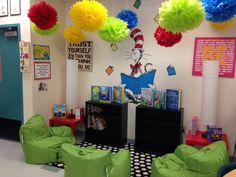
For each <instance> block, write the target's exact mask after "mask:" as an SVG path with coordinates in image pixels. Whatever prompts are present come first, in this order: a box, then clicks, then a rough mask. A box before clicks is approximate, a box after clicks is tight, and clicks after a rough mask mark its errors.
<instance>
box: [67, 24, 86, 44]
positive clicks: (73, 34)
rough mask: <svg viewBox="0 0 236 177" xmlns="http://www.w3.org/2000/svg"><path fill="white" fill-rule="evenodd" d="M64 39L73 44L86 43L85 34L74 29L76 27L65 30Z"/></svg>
mask: <svg viewBox="0 0 236 177" xmlns="http://www.w3.org/2000/svg"><path fill="white" fill-rule="evenodd" d="M64 38H65V39H66V40H67V41H68V42H69V43H72V44H79V43H80V42H82V41H84V34H83V32H82V31H81V30H80V29H78V28H76V27H74V26H68V27H67V28H66V29H65V30H64Z"/></svg>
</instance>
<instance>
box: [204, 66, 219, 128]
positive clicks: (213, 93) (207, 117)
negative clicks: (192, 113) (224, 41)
mask: <svg viewBox="0 0 236 177" xmlns="http://www.w3.org/2000/svg"><path fill="white" fill-rule="evenodd" d="M218 73H219V61H205V62H204V63H203V77H202V123H203V124H204V125H216V119H217V115H218V114H217V109H218V105H217V103H218V81H219V74H218Z"/></svg>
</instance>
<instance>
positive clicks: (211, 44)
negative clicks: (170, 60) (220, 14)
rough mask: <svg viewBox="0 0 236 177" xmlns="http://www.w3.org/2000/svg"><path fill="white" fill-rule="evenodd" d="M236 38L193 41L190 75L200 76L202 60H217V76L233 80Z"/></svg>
mask: <svg viewBox="0 0 236 177" xmlns="http://www.w3.org/2000/svg"><path fill="white" fill-rule="evenodd" d="M235 52H236V38H232V37H228V38H210V37H209V38H205V37H199V38H196V39H195V47H194V58H193V70H192V75H194V76H201V75H202V62H203V61H204V60H219V62H220V68H219V76H220V77H228V78H234V73H235V55H236V54H235Z"/></svg>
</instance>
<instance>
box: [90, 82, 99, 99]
mask: <svg viewBox="0 0 236 177" xmlns="http://www.w3.org/2000/svg"><path fill="white" fill-rule="evenodd" d="M99 91H100V86H95V85H92V86H91V100H92V101H95V102H99Z"/></svg>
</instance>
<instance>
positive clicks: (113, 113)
mask: <svg viewBox="0 0 236 177" xmlns="http://www.w3.org/2000/svg"><path fill="white" fill-rule="evenodd" d="M91 106H92V107H99V108H101V110H102V114H103V117H104V120H105V122H106V127H105V128H104V129H103V130H98V129H94V128H92V127H89V126H88V116H90V115H91V112H90V111H91ZM127 110H128V104H127V103H123V104H117V103H110V104H103V103H98V102H92V101H86V111H85V113H86V114H85V116H86V117H85V118H86V121H85V124H86V132H85V140H86V141H88V142H92V143H96V144H106V145H115V146H122V145H124V144H126V143H127Z"/></svg>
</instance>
